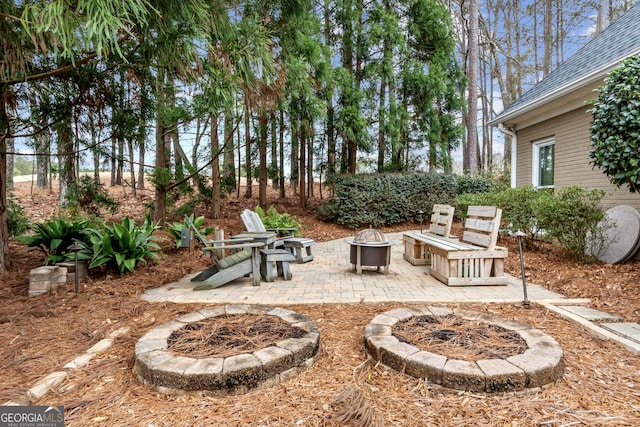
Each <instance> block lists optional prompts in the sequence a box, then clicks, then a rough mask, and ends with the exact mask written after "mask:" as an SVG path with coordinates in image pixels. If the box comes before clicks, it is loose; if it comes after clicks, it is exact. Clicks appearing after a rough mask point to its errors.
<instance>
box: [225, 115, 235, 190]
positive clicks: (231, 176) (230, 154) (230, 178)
mask: <svg viewBox="0 0 640 427" xmlns="http://www.w3.org/2000/svg"><path fill="white" fill-rule="evenodd" d="M223 144H224V147H223V148H222V149H223V152H224V154H223V159H222V176H223V178H222V179H223V180H224V185H225V189H226V191H228V192H232V191H234V190H235V189H236V186H237V183H236V165H235V163H236V160H235V151H234V144H233V113H232V112H231V110H230V109H227V110H226V111H225V113H224V142H223Z"/></svg>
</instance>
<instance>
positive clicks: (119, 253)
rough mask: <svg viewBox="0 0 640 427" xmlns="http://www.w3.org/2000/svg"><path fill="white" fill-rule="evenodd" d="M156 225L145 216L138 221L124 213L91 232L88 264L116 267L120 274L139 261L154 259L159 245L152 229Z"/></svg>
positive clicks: (157, 227) (158, 250)
mask: <svg viewBox="0 0 640 427" xmlns="http://www.w3.org/2000/svg"><path fill="white" fill-rule="evenodd" d="M159 228H160V227H159V226H158V225H156V224H153V222H152V221H151V217H150V216H149V215H147V216H146V218H145V221H144V223H143V224H142V225H140V226H138V225H136V223H135V221H133V220H132V219H131V218H129V217H127V218H125V219H124V220H122V222H121V223H120V224H117V223H116V224H113V225H112V226H108V225H107V226H105V227H104V229H103V230H102V231H99V232H96V233H93V234H92V235H91V246H92V250H93V258H92V259H91V264H90V265H89V268H95V267H99V266H102V265H104V266H105V267H106V268H108V269H115V270H118V272H119V273H120V274H125V273H128V272H131V271H133V270H134V269H135V268H136V265H138V263H139V262H146V261H147V260H154V261H155V260H157V259H158V256H159V252H160V246H159V245H158V244H157V243H156V241H157V240H158V237H157V236H154V235H153V233H154V232H155V231H156V230H158V229H159Z"/></svg>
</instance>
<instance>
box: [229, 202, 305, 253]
mask: <svg viewBox="0 0 640 427" xmlns="http://www.w3.org/2000/svg"><path fill="white" fill-rule="evenodd" d="M240 218H241V219H242V222H243V223H244V227H245V228H246V229H247V231H248V232H249V233H265V232H268V231H271V232H274V233H278V234H281V233H286V234H288V236H285V237H280V238H278V239H276V241H275V243H274V248H276V249H278V248H282V247H284V248H285V249H287V250H288V251H289V252H291V253H293V254H294V255H295V257H296V262H297V263H298V264H302V263H303V262H309V261H313V254H312V253H311V246H313V245H315V244H316V242H315V240H313V239H307V238H305V237H295V232H296V231H297V230H298V229H297V228H276V229H267V228H266V227H265V226H264V224H263V223H262V219H260V215H258V214H257V213H255V212H254V211H252V210H249V209H245V210H244V211H243V212H242V213H241V214H240Z"/></svg>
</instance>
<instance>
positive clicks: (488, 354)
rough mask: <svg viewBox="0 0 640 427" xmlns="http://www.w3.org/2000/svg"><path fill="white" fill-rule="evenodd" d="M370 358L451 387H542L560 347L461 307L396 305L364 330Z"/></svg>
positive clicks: (558, 366)
mask: <svg viewBox="0 0 640 427" xmlns="http://www.w3.org/2000/svg"><path fill="white" fill-rule="evenodd" d="M364 342H365V347H366V349H367V352H368V353H369V355H370V357H372V358H373V359H375V360H378V361H380V362H382V363H383V364H384V365H386V366H388V367H390V368H393V369H395V370H397V371H400V372H403V373H405V374H407V375H410V376H412V377H415V378H422V379H425V380H426V381H428V382H431V383H434V384H438V385H441V386H443V387H446V388H451V389H456V390H468V391H474V392H507V391H521V390H525V389H536V388H543V387H545V386H547V385H549V384H551V383H553V382H555V381H557V380H558V379H559V378H560V377H561V376H562V372H563V369H564V364H563V352H562V348H561V347H560V345H559V344H558V343H557V342H556V341H555V340H554V339H553V338H552V337H550V336H549V335H547V334H545V333H543V332H542V331H540V330H538V329H534V328H532V327H531V326H528V325H525V324H523V323H520V322H516V321H513V320H505V319H501V318H499V317H496V316H492V315H488V314H483V313H478V312H472V311H468V310H462V309H454V310H451V309H448V308H441V307H426V308H397V309H395V310H391V311H388V312H386V313H384V314H381V315H378V316H376V317H375V318H374V319H373V320H372V321H371V323H369V324H368V325H367V326H366V328H365V331H364Z"/></svg>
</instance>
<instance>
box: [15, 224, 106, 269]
mask: <svg viewBox="0 0 640 427" xmlns="http://www.w3.org/2000/svg"><path fill="white" fill-rule="evenodd" d="M31 229H32V231H33V234H24V235H21V236H18V237H17V238H16V239H17V240H18V242H20V243H22V244H25V245H27V246H29V247H37V248H38V249H40V250H41V251H42V252H43V253H44V254H45V256H46V258H45V265H49V264H55V263H56V262H63V261H70V260H72V259H74V258H75V256H74V255H73V253H72V252H70V251H69V250H68V249H67V248H68V247H69V246H71V245H72V244H73V243H74V242H77V243H79V244H80V245H81V246H83V247H85V248H87V247H88V246H89V244H90V241H91V236H92V235H93V234H94V233H95V232H96V229H95V228H93V223H91V222H90V221H88V220H84V219H75V220H69V219H65V218H56V219H53V220H50V221H46V222H43V223H39V224H34V225H33V226H32V227H31ZM78 259H80V260H85V259H88V257H87V255H86V253H79V255H78Z"/></svg>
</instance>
